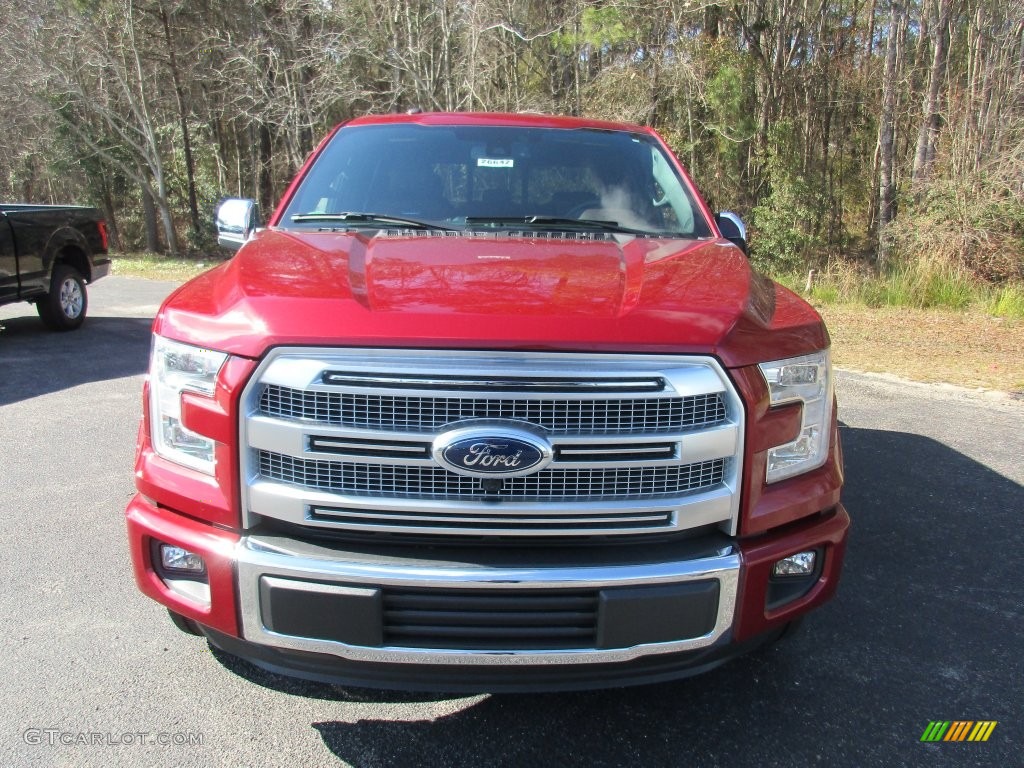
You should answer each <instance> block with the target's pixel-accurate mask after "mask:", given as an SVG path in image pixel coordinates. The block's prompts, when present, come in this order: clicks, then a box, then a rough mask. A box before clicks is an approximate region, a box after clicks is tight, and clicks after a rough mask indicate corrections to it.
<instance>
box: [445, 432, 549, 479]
mask: <svg viewBox="0 0 1024 768" xmlns="http://www.w3.org/2000/svg"><path fill="white" fill-rule="evenodd" d="M433 455H434V460H435V461H436V462H437V463H438V464H440V465H441V466H442V467H444V468H445V469H449V470H451V471H452V472H457V473H458V474H460V475H468V476H470V477H520V476H522V475H530V474H533V473H534V472H538V471H540V470H541V469H543V468H544V467H546V466H547V465H548V463H550V461H551V457H552V451H551V446H550V445H549V444H548V442H547V441H546V440H544V439H543V438H540V437H536V436H534V435H531V434H530V433H529V432H524V431H522V430H518V429H506V428H504V427H493V426H491V427H469V428H462V429H453V430H451V431H450V432H444V433H443V434H441V435H438V437H437V439H436V440H434V445H433Z"/></svg>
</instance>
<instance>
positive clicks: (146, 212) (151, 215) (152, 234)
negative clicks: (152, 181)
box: [140, 170, 162, 253]
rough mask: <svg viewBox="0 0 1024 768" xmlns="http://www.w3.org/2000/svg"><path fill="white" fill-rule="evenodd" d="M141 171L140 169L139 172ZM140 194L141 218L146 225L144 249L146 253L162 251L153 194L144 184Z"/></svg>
mask: <svg viewBox="0 0 1024 768" xmlns="http://www.w3.org/2000/svg"><path fill="white" fill-rule="evenodd" d="M141 172H142V171H141V170H140V173H141ZM141 194H142V218H143V221H144V222H145V227H146V251H147V253H162V250H161V247H160V233H159V231H158V229H157V222H156V205H154V204H153V196H152V195H151V194H150V193H149V189H147V188H146V187H145V186H142V188H141Z"/></svg>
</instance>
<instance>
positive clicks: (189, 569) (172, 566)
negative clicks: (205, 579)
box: [160, 544, 206, 576]
mask: <svg viewBox="0 0 1024 768" xmlns="http://www.w3.org/2000/svg"><path fill="white" fill-rule="evenodd" d="M160 565H162V566H163V569H164V570H165V571H169V572H172V573H187V574H191V575H193V576H199V575H200V574H202V573H205V572H206V563H205V562H204V561H203V558H202V556H200V555H197V554H196V553H195V552H189V551H188V550H187V549H182V548H181V547H175V546H172V545H171V544H161V545H160Z"/></svg>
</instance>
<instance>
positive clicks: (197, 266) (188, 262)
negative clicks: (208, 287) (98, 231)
mask: <svg viewBox="0 0 1024 768" xmlns="http://www.w3.org/2000/svg"><path fill="white" fill-rule="evenodd" d="M111 259H112V262H113V274H115V275H121V276H122V277H141V278H145V279H147V280H189V279H191V278H193V277H195V276H196V275H199V274H202V273H203V272H205V271H206V270H208V269H211V268H212V267H216V266H217V265H218V264H223V263H224V262H225V261H227V258H222V257H220V256H202V257H191V256H178V257H174V256H161V255H159V254H155V253H124V254H121V253H115V254H113V256H112V257H111Z"/></svg>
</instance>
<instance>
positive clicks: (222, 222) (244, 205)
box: [216, 197, 260, 251]
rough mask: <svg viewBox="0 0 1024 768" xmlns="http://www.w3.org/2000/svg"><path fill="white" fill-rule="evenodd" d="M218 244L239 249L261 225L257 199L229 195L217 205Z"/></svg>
mask: <svg viewBox="0 0 1024 768" xmlns="http://www.w3.org/2000/svg"><path fill="white" fill-rule="evenodd" d="M216 218H217V245H220V246H223V247H224V248H230V249H231V250H232V251H237V250H238V249H239V248H241V247H242V246H243V245H245V243H246V241H247V240H248V239H249V238H250V237H252V233H253V232H254V231H255V230H256V228H257V227H258V226H259V225H260V209H259V206H258V205H257V204H256V201H255V200H249V199H246V198H239V197H229V198H228V199H226V200H224V201H222V202H221V204H220V205H219V206H217V216H216Z"/></svg>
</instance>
